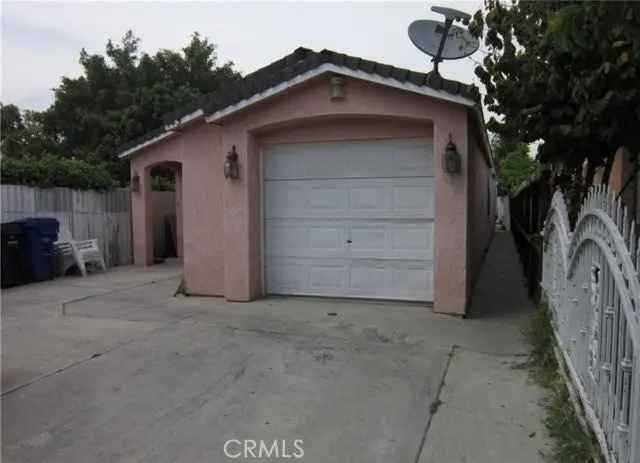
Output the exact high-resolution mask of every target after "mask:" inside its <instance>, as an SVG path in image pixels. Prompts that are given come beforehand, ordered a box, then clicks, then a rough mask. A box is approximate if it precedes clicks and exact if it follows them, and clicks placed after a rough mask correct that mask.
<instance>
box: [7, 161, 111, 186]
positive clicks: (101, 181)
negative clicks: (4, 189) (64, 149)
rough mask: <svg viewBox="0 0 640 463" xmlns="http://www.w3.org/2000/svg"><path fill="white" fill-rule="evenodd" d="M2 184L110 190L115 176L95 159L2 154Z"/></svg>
mask: <svg viewBox="0 0 640 463" xmlns="http://www.w3.org/2000/svg"><path fill="white" fill-rule="evenodd" d="M0 169H1V170H2V183H4V184H10V185H28V186H37V187H40V188H50V187H67V188H74V189H78V190H108V189H110V188H112V187H113V186H114V182H113V178H112V177H111V175H110V174H109V171H108V170H107V169H106V168H105V166H104V165H103V164H101V163H98V162H96V161H95V160H81V159H66V158H62V157H59V156H50V155H48V156H44V157H41V158H29V157H23V158H19V159H15V158H8V157H3V158H2V161H1V163H0Z"/></svg>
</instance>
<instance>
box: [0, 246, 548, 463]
mask: <svg viewBox="0 0 640 463" xmlns="http://www.w3.org/2000/svg"><path fill="white" fill-rule="evenodd" d="M515 265H517V263H515V255H514V254H513V245H512V243H511V241H510V237H508V236H507V235H499V236H498V238H497V239H496V240H495V241H494V245H493V248H492V252H491V253H490V254H489V257H488V259H487V261H486V263H485V271H484V273H483V275H487V277H486V278H485V277H483V278H482V279H481V280H482V281H480V282H479V284H478V288H477V290H476V293H477V294H479V296H478V297H477V299H476V301H477V303H476V306H475V307H474V308H473V312H474V313H475V315H476V316H477V317H476V318H473V319H467V320H461V319H456V318H452V317H449V316H440V315H436V314H433V313H431V311H430V310H429V309H426V308H424V307H423V306H419V305H414V304H402V303H393V304H392V303H377V302H367V301H345V300H327V299H314V298H270V299H264V300H261V301H256V302H252V303H246V304H245V303H227V302H225V301H224V300H223V299H221V298H193V297H186V298H185V297H173V293H174V292H175V290H176V287H177V285H178V283H179V280H180V276H179V275H180V268H179V267H178V266H176V265H175V264H173V265H162V266H155V267H152V268H149V269H141V268H134V267H129V268H118V269H114V270H112V271H110V272H108V273H106V274H95V275H92V276H90V277H89V278H87V279H81V278H75V277H67V278H64V279H58V280H55V281H52V282H46V283H39V284H34V285H29V286H24V287H19V288H14V289H10V290H8V291H3V294H2V296H3V299H2V306H3V307H2V308H3V313H2V322H3V325H2V335H3V336H2V360H3V363H2V389H3V395H2V423H3V429H2V432H3V436H2V438H3V439H2V454H3V455H2V456H3V461H5V462H41V461H47V462H65V463H71V462H82V463H86V462H143V461H145V462H146V461H149V462H219V461H220V462H224V461H238V460H240V461H243V460H244V459H245V456H246V457H247V458H246V459H247V460H250V461H289V460H298V461H305V462H328V461H335V462H347V461H348V462H367V463H369V462H385V463H388V462H408V463H409V462H410V463H414V462H421V463H427V462H429V463H431V462H432V463H435V462H438V463H440V462H473V463H479V462H480V463H481V462H487V463H488V462H491V463H494V462H497V461H518V462H525V463H526V462H537V461H541V457H540V454H539V451H540V450H544V449H545V448H546V445H548V437H547V436H546V434H545V432H544V429H543V426H542V424H541V418H542V410H541V408H540V406H539V404H538V402H539V400H540V398H541V397H542V395H541V391H540V390H538V389H537V388H536V387H534V386H533V385H531V384H529V382H528V381H527V376H526V372H525V371H523V370H522V368H521V367H520V366H521V364H522V362H523V361H524V360H525V358H526V357H525V355H526V353H527V346H526V345H525V344H524V343H523V341H522V339H521V335H520V328H521V326H522V324H523V321H524V319H525V317H526V316H527V314H528V313H529V312H530V310H531V307H530V306H529V305H528V302H527V301H526V299H525V298H524V292H523V289H522V287H521V283H520V281H519V279H518V275H519V273H515V274H514V269H515V268H516V267H514V266H515ZM500 279H502V280H503V281H499V280H500ZM496 284H497V285H498V286H496ZM295 440H298V441H299V442H297V443H294V441H295ZM228 441H229V442H230V443H229V444H227V451H228V452H227V453H228V454H229V455H230V456H225V453H224V447H225V442H228ZM253 441H256V447H255V449H254V448H253V447H252V442H253ZM260 441H263V442H264V443H265V444H266V445H268V446H269V450H270V452H271V458H266V454H265V453H263V454H262V456H263V457H264V458H262V459H260V458H257V456H258V454H259V451H260V449H259V445H260ZM274 441H277V454H278V458H275V456H274V452H273V450H274V449H273V448H272V447H271V446H272V445H273V442H274ZM300 441H301V442H300ZM295 444H297V445H298V447H299V448H301V449H302V451H303V452H304V457H303V458H294V457H295V456H300V450H299V448H298V447H296V446H295ZM245 445H247V446H248V447H249V448H250V449H251V450H250V451H249V452H248V453H246V454H243V451H244V450H245V448H244V446H245ZM283 451H284V454H285V455H284V456H283ZM237 455H239V457H238V458H232V457H234V456H237ZM252 455H256V458H252ZM287 455H288V456H289V457H290V458H287Z"/></svg>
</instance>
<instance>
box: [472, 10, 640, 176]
mask: <svg viewBox="0 0 640 463" xmlns="http://www.w3.org/2000/svg"><path fill="white" fill-rule="evenodd" d="M469 28H470V30H471V32H472V33H474V34H475V35H476V36H484V45H485V47H486V48H487V55H486V57H485V58H484V60H483V63H482V65H481V66H478V67H477V68H476V74H477V75H478V77H479V78H480V79H481V81H482V83H483V84H484V86H485V88H486V96H485V99H484V102H485V104H486V105H487V108H488V109H489V110H490V111H492V112H494V113H497V114H499V115H502V116H503V117H502V118H501V120H496V119H495V118H492V119H491V120H490V121H489V124H488V127H489V129H490V130H492V131H494V132H496V133H498V134H500V135H502V136H503V137H507V138H511V139H516V140H520V141H523V142H525V143H531V142H534V141H538V140H541V141H542V142H543V143H542V144H541V146H540V148H539V152H538V153H539V159H540V160H541V161H543V162H553V163H559V164H562V165H563V166H565V167H567V168H569V169H570V170H574V171H575V170H577V169H579V168H580V167H581V166H582V163H583V161H584V160H585V159H588V160H589V166H590V167H591V173H593V169H594V168H595V167H597V166H601V165H605V166H607V167H610V165H611V162H612V159H613V153H614V152H615V150H616V149H617V148H619V147H620V146H626V147H627V148H629V149H630V150H632V152H638V150H640V131H639V130H638V127H640V3H634V2H630V1H620V2H582V1H580V2H565V1H547V2H537V1H520V2H517V3H512V4H510V5H505V4H504V3H500V2H499V1H498V0H487V2H486V9H485V10H484V11H482V10H481V11H478V12H477V13H476V14H475V16H474V18H473V20H472V21H471V24H470V26H469Z"/></svg>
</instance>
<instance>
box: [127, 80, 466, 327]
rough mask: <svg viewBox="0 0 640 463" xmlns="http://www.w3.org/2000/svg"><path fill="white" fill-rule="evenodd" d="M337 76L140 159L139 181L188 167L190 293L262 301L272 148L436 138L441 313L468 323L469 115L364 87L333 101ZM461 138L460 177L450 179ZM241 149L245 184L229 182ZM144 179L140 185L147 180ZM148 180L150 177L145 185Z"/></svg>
mask: <svg viewBox="0 0 640 463" xmlns="http://www.w3.org/2000/svg"><path fill="white" fill-rule="evenodd" d="M328 79H329V76H327V75H325V76H321V77H318V78H316V79H315V80H313V81H310V82H307V83H305V84H302V85H299V86H297V87H295V88H293V89H289V90H288V91H287V92H285V93H284V94H282V95H279V96H276V97H273V98H270V99H269V100H266V101H264V102H261V103H257V104H254V105H252V106H250V107H249V108H246V109H244V110H242V111H240V112H238V113H235V114H233V115H230V116H228V117H226V118H223V119H220V120H216V121H215V124H211V125H205V123H204V122H198V123H197V124H196V125H195V126H193V127H191V128H184V129H181V133H180V135H177V136H176V137H175V138H172V139H170V140H168V141H164V142H162V143H160V144H158V145H156V146H155V147H151V148H149V149H147V150H145V151H143V152H142V153H141V154H138V155H136V156H134V158H133V160H132V171H141V170H143V169H148V167H149V166H150V165H151V164H153V163H157V162H159V161H162V160H174V161H178V162H182V164H183V188H182V200H183V210H184V212H183V220H184V236H183V240H184V263H185V278H186V284H187V289H188V290H189V291H191V292H193V293H198V294H211V295H224V296H225V297H226V298H227V299H229V300H239V301H245V300H250V299H253V298H255V297H259V296H261V295H263V291H264V289H263V283H262V274H263V264H262V258H261V256H262V249H261V246H262V226H263V224H262V215H261V211H262V207H261V202H262V198H261V178H262V174H261V171H260V166H261V162H260V153H261V150H262V147H263V146H265V145H266V144H268V143H282V142H295V141H314V140H315V141H327V140H346V139H370V138H386V137H406V136H414V135H415V136H425V135H427V136H432V137H433V140H434V172H435V185H436V193H435V214H436V218H435V238H434V239H435V243H436V249H435V262H434V270H435V281H434V283H435V303H434V306H435V310H436V311H440V312H447V313H454V314H463V313H464V311H465V308H466V303H467V291H466V289H467V285H468V283H467V264H468V251H467V238H468V232H469V227H468V224H467V222H468V207H467V206H468V195H469V193H468V182H467V181H466V179H467V176H469V169H470V167H471V166H469V165H468V155H467V151H468V140H467V138H468V120H467V108H465V107H463V106H460V105H457V104H453V103H448V102H444V101H441V100H436V99H434V98H430V97H427V96H420V95H416V94H413V93H409V92H406V91H402V90H397V89H392V88H388V87H384V86H382V85H378V84H373V83H369V82H364V81H361V80H357V79H346V85H345V93H346V98H345V99H344V100H339V101H335V100H331V99H330V98H329V86H328ZM450 135H451V136H452V137H453V140H454V141H455V143H456V145H457V147H458V151H459V152H460V153H461V156H462V173H461V174H459V175H447V174H445V173H444V172H443V170H442V153H443V151H444V147H445V145H446V144H447V142H448V140H449V136H450ZM233 146H235V147H236V151H237V153H238V155H239V164H240V178H239V179H238V180H226V179H224V178H223V175H222V172H223V170H222V166H223V163H224V156H225V153H227V152H229V151H230V150H231V149H232V147H233ZM141 177H142V175H141ZM145 177H146V176H145ZM147 182H148V179H146V178H144V179H143V181H142V184H143V185H142V191H141V193H138V194H134V196H133V205H134V206H133V209H134V233H135V238H136V243H137V245H136V262H138V263H147V264H148V263H149V262H148V258H147V256H148V255H150V253H149V252H148V249H147V247H148V246H149V244H148V243H145V240H144V238H141V236H146V234H147V233H148V231H147V230H146V229H145V225H144V222H145V220H146V219H145V217H146V216H145V207H146V201H145V199H144V198H145V197H146V194H145V192H146V188H148V187H147V185H146V183H147Z"/></svg>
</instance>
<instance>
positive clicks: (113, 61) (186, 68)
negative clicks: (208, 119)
mask: <svg viewBox="0 0 640 463" xmlns="http://www.w3.org/2000/svg"><path fill="white" fill-rule="evenodd" d="M139 43H140V39H139V38H137V37H136V36H135V35H134V34H133V33H132V32H131V31H129V32H127V33H126V34H125V36H124V37H123V39H122V41H121V42H120V43H118V44H114V43H113V42H112V41H111V40H109V41H108V42H107V45H106V51H105V55H101V54H89V53H88V52H87V51H86V50H84V49H83V50H82V51H81V53H80V64H81V65H82V68H83V74H82V75H81V76H80V77H77V78H70V77H63V78H62V83H61V84H60V86H59V87H58V88H56V89H54V93H55V100H54V103H53V104H52V105H51V107H49V108H48V109H47V110H46V111H44V112H43V113H42V114H40V115H39V117H37V118H33V121H34V123H35V124H34V125H35V126H37V127H38V128H41V129H42V131H43V132H44V135H45V138H46V139H47V140H53V141H55V143H54V145H53V146H52V147H51V149H52V152H53V153H54V154H57V155H60V156H64V157H75V158H78V159H88V158H94V159H96V160H98V161H100V162H105V163H106V165H107V166H108V168H109V170H110V171H111V173H112V174H113V175H114V176H115V178H117V179H118V180H119V181H120V182H121V183H126V182H127V181H128V177H129V172H128V166H127V163H126V162H124V161H120V160H118V159H117V158H116V157H115V155H116V154H117V150H118V147H119V146H121V145H122V144H123V143H125V142H127V141H129V140H131V139H133V138H135V137H138V136H140V135H143V134H144V133H146V132H148V131H150V130H153V129H155V128H157V127H159V126H160V125H161V124H162V123H163V116H164V115H165V114H167V113H170V112H172V111H175V110H176V109H179V108H180V107H183V106H186V105H188V104H191V103H192V102H193V101H194V100H195V99H197V98H199V97H201V96H203V95H205V94H207V93H210V92H215V91H216V90H218V89H219V88H220V87H221V86H222V85H223V84H225V83H227V82H230V81H233V80H235V79H238V78H239V77H240V75H239V74H238V73H237V72H236V71H234V70H233V63H231V62H228V63H225V64H224V65H222V66H217V59H218V57H217V54H216V45H215V44H213V43H211V42H210V41H209V39H207V38H203V37H202V36H201V35H200V34H198V33H194V34H193V35H192V37H191V41H190V42H189V43H188V44H187V46H186V47H184V48H183V49H182V50H181V51H180V52H176V51H171V50H160V51H158V52H157V53H156V54H155V55H149V54H147V53H140V51H139Z"/></svg>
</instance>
